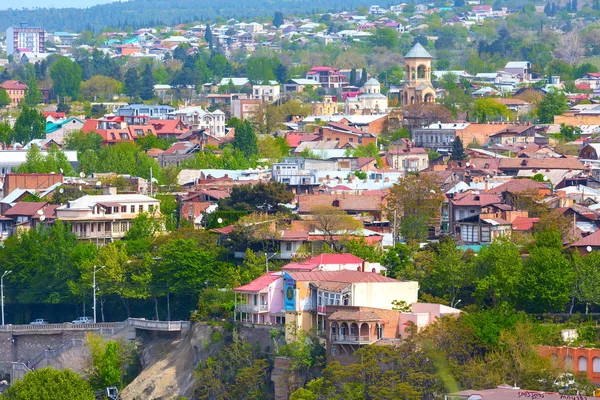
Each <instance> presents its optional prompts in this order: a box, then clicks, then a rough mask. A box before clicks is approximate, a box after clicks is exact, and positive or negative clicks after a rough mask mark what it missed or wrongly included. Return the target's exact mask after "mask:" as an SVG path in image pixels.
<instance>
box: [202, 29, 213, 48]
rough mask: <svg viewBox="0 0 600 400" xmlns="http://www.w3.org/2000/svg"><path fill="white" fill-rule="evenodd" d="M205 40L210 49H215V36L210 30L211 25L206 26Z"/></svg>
mask: <svg viewBox="0 0 600 400" xmlns="http://www.w3.org/2000/svg"><path fill="white" fill-rule="evenodd" d="M204 40H206V43H208V48H209V49H211V50H212V49H213V35H212V31H211V30H210V25H208V24H206V31H205V32H204Z"/></svg>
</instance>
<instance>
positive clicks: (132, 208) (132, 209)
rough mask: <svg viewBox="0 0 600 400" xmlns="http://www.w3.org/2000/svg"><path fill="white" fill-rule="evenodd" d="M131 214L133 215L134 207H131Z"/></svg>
mask: <svg viewBox="0 0 600 400" xmlns="http://www.w3.org/2000/svg"><path fill="white" fill-rule="evenodd" d="M131 213H132V214H135V206H131Z"/></svg>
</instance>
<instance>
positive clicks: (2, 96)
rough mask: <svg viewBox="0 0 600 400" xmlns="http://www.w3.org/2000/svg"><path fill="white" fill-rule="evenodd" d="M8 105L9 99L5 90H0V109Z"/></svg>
mask: <svg viewBox="0 0 600 400" xmlns="http://www.w3.org/2000/svg"><path fill="white" fill-rule="evenodd" d="M8 105H10V97H9V95H8V92H7V91H6V89H3V88H0V107H4V106H8Z"/></svg>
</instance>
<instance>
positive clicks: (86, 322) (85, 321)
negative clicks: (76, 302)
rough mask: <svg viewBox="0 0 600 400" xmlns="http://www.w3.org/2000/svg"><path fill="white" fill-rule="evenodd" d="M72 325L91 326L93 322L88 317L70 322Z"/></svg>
mask: <svg viewBox="0 0 600 400" xmlns="http://www.w3.org/2000/svg"><path fill="white" fill-rule="evenodd" d="M71 323H72V324H73V325H81V324H93V323H94V320H93V319H91V318H90V317H79V318H77V319H76V320H74V321H71Z"/></svg>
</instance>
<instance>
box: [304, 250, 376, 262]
mask: <svg viewBox="0 0 600 400" xmlns="http://www.w3.org/2000/svg"><path fill="white" fill-rule="evenodd" d="M310 261H315V262H317V263H318V264H319V265H328V264H362V263H364V262H365V261H364V260H363V259H362V258H359V257H356V256H355V255H353V254H350V253H344V254H329V253H323V254H319V255H318V256H315V257H313V258H311V259H309V260H307V262H310Z"/></svg>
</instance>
